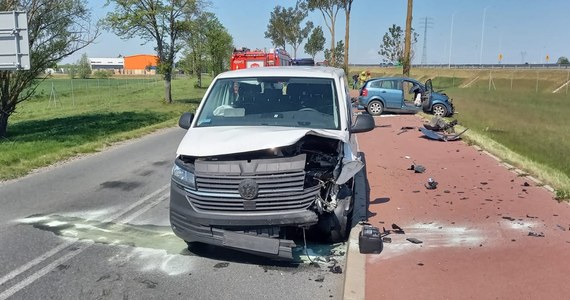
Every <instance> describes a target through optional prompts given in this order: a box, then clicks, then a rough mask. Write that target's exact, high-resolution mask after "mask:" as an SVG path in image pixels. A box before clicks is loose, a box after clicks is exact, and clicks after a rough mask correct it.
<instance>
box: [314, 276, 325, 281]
mask: <svg viewBox="0 0 570 300" xmlns="http://www.w3.org/2000/svg"><path fill="white" fill-rule="evenodd" d="M315 281H316V282H323V281H325V275H319V276H317V278H316V279H315Z"/></svg>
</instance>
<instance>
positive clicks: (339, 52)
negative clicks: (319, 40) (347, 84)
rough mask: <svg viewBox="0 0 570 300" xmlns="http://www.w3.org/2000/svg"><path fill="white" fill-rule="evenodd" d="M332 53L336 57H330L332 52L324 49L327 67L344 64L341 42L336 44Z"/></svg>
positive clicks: (342, 44)
mask: <svg viewBox="0 0 570 300" xmlns="http://www.w3.org/2000/svg"><path fill="white" fill-rule="evenodd" d="M334 52H335V53H336V54H337V55H336V56H334V59H333V56H332V51H330V50H329V49H325V60H326V61H327V62H328V64H329V66H332V67H340V66H342V65H343V64H344V42H343V41H342V40H340V41H338V42H337V43H336V48H335V49H334ZM347 74H348V73H347Z"/></svg>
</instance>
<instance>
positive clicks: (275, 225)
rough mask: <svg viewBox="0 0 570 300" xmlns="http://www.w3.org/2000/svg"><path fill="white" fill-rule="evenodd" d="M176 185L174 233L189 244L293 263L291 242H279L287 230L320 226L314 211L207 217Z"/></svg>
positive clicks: (172, 215)
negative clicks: (219, 247) (213, 246)
mask: <svg viewBox="0 0 570 300" xmlns="http://www.w3.org/2000/svg"><path fill="white" fill-rule="evenodd" d="M186 193H187V192H186V191H184V190H183V189H182V188H181V187H180V186H179V185H177V184H176V183H172V184H171V189H170V223H171V227H172V230H173V231H174V233H175V234H176V235H177V236H178V237H180V238H181V239H183V240H184V241H186V242H202V243H206V244H211V245H216V246H223V247H227V248H232V249H236V250H240V251H244V252H250V253H255V254H258V255H263V256H267V257H273V258H284V259H292V248H294V247H296V245H295V243H294V242H293V241H291V240H284V239H279V238H278V236H279V231H280V229H281V228H283V227H287V226H293V227H308V226H312V225H314V224H316V223H317V221H318V217H317V214H316V213H315V212H313V211H310V210H300V211H296V212H285V213H281V214H278V213H271V214H260V213H256V212H243V213H240V214H222V213H210V212H208V213H204V212H199V211H197V210H196V209H195V208H194V207H192V205H191V204H190V202H189V201H188V199H187V197H186Z"/></svg>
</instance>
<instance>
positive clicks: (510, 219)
mask: <svg viewBox="0 0 570 300" xmlns="http://www.w3.org/2000/svg"><path fill="white" fill-rule="evenodd" d="M503 219H505V220H509V221H514V220H515V218H512V217H508V216H505V217H503Z"/></svg>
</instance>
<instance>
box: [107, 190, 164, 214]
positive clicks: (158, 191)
mask: <svg viewBox="0 0 570 300" xmlns="http://www.w3.org/2000/svg"><path fill="white" fill-rule="evenodd" d="M169 186H170V183H169V184H166V185H164V186H162V187H161V188H159V189H158V190H156V191H154V192H153V193H151V194H149V195H148V196H146V197H144V198H142V199H140V200H139V201H137V202H135V203H133V204H131V205H129V206H127V207H126V208H125V209H122V210H120V211H119V212H118V213H116V214H114V215H112V216H110V217H108V218H106V219H105V220H103V223H106V222H111V221H115V220H116V219H118V218H119V217H121V216H122V215H124V214H125V213H127V212H129V211H130V210H132V209H134V208H135V207H137V206H139V205H141V204H142V203H144V202H145V201H147V200H148V199H150V198H152V197H154V196H156V195H158V194H160V193H162V192H163V191H164V190H166V189H167V188H168V187H169Z"/></svg>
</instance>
